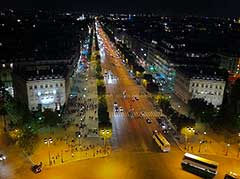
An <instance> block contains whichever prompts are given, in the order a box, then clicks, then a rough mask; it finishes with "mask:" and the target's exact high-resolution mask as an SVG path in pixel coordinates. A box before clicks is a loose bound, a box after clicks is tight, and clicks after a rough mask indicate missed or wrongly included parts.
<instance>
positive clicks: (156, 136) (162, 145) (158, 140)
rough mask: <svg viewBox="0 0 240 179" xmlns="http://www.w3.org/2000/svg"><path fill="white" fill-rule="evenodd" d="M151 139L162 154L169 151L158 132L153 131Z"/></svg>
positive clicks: (167, 143) (165, 140) (164, 139)
mask: <svg viewBox="0 0 240 179" xmlns="http://www.w3.org/2000/svg"><path fill="white" fill-rule="evenodd" d="M152 137H153V139H154V140H155V142H156V143H157V144H158V146H159V147H160V148H161V150H162V151H163V152H169V151H170V144H169V142H168V141H167V139H166V138H165V137H164V136H163V135H162V134H161V133H160V132H158V131H154V132H153V136H152Z"/></svg>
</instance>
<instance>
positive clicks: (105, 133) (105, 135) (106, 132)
mask: <svg viewBox="0 0 240 179" xmlns="http://www.w3.org/2000/svg"><path fill="white" fill-rule="evenodd" d="M100 136H101V137H103V139H104V148H106V139H108V138H111V137H112V131H111V130H110V129H101V130H100Z"/></svg>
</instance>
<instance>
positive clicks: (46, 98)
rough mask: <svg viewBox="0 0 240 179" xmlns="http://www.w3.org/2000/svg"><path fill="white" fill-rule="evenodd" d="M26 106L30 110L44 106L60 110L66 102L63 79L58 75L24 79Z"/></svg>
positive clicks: (42, 108)
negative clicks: (26, 97)
mask: <svg viewBox="0 0 240 179" xmlns="http://www.w3.org/2000/svg"><path fill="white" fill-rule="evenodd" d="M26 86H27V96H28V107H29V110H31V111H36V110H39V109H41V110H44V109H46V108H48V109H52V110H53V111H55V110H60V108H61V107H62V106H63V105H64V103H65V102H66V88H65V79H64V78H63V76H60V75H52V76H42V77H36V78H29V79H28V80H27V81H26Z"/></svg>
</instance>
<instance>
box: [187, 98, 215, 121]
mask: <svg viewBox="0 0 240 179" xmlns="http://www.w3.org/2000/svg"><path fill="white" fill-rule="evenodd" d="M188 104H189V114H190V116H191V115H193V116H194V117H195V118H196V119H198V120H201V121H202V122H211V119H212V118H213V117H214V115H215V114H216V110H215V108H214V106H213V105H212V104H211V103H207V102H206V101H205V100H204V99H200V98H193V99H191V100H189V102H188Z"/></svg>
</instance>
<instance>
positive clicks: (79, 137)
mask: <svg viewBox="0 0 240 179" xmlns="http://www.w3.org/2000/svg"><path fill="white" fill-rule="evenodd" d="M80 140H81V134H78V145H79V146H80V145H81V142H80Z"/></svg>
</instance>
